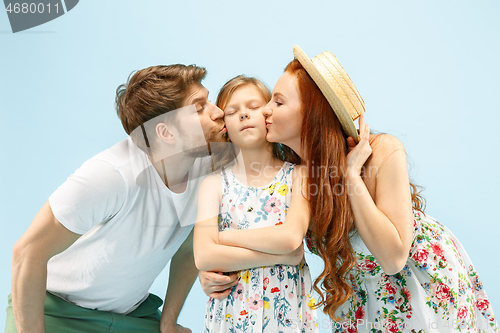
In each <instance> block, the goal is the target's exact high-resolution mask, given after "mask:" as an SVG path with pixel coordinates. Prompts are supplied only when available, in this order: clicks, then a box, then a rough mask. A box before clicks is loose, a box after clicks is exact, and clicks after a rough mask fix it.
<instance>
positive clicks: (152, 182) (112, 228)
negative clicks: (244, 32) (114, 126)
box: [6, 65, 234, 333]
mask: <svg viewBox="0 0 500 333" xmlns="http://www.w3.org/2000/svg"><path fill="white" fill-rule="evenodd" d="M204 76H205V69H204V68H199V67H196V66H193V65H191V66H184V65H171V66H153V67H150V68H146V69H143V70H140V71H138V72H136V73H135V74H134V75H133V76H132V77H130V78H129V80H128V82H127V84H126V85H122V86H120V87H119V88H118V90H117V98H116V104H117V112H118V115H119V117H120V119H121V122H122V124H123V127H124V129H125V131H126V132H127V134H129V135H130V137H129V138H127V139H126V140H123V141H121V142H119V143H117V144H116V145H115V146H113V147H111V148H110V149H108V150H106V151H104V152H102V153H100V154H98V155H96V156H94V157H93V158H92V159H90V160H88V161H87V162H85V163H84V164H83V165H82V166H81V168H80V169H78V170H77V171H76V172H75V173H74V174H73V175H71V176H70V177H69V178H68V179H67V181H66V182H65V183H64V184H63V185H62V186H61V187H59V188H58V189H57V190H56V191H55V192H54V193H53V194H52V195H51V196H50V197H49V200H48V201H47V202H46V203H45V204H44V206H43V207H42V209H41V210H40V211H39V212H38V214H37V215H36V217H35V218H34V220H33V222H32V224H31V225H30V227H29V228H28V230H27V231H26V232H25V234H24V235H23V236H22V237H21V238H20V239H19V240H18V241H17V242H16V244H15V246H14V249H13V260H12V293H11V299H9V307H8V308H7V325H6V332H16V327H17V332H19V333H21V332H44V331H47V332H160V331H161V332H190V330H189V329H186V328H183V327H182V326H180V325H178V324H177V317H178V315H179V312H180V310H181V308H182V305H183V304H184V301H185V298H186V296H187V294H188V293H189V290H190V289H191V287H192V284H193V282H194V280H195V279H196V276H197V274H198V271H197V270H196V267H195V265H194V260H193V246H192V226H193V224H194V222H195V217H196V216H195V215H196V209H194V207H196V206H195V205H196V199H195V198H196V192H197V185H198V183H199V180H200V179H201V177H202V176H203V175H204V174H206V173H207V172H209V171H207V165H208V166H210V163H208V164H207V159H210V157H203V156H207V155H208V152H209V148H210V146H208V147H207V142H211V141H222V140H223V137H224V136H225V134H226V130H225V126H224V122H223V120H222V117H223V113H222V111H221V110H220V109H219V108H217V107H216V106H215V105H213V104H212V103H211V102H210V101H209V100H208V91H207V89H206V88H205V87H203V86H202V85H201V80H202V79H203V78H204ZM208 162H209V161H208ZM193 204H194V206H193ZM170 259H171V260H172V261H171V266H170V278H169V284H168V289H167V294H166V297H165V306H164V308H163V311H162V313H161V316H160V313H159V311H158V307H159V306H160V305H161V303H162V302H161V299H160V298H159V297H157V296H155V295H152V294H149V292H148V289H149V287H150V286H151V284H152V283H153V281H154V279H155V278H156V277H157V276H158V274H159V273H160V272H161V271H162V269H163V268H164V267H165V265H166V264H167V263H168V261H169V260H170ZM232 280H234V277H232Z"/></svg>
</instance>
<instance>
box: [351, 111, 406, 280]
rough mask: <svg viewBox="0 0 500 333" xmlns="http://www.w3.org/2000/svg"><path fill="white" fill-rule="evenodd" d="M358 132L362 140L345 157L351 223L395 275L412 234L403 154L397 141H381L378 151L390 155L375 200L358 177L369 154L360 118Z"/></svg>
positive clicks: (403, 261) (366, 133)
mask: <svg viewBox="0 0 500 333" xmlns="http://www.w3.org/2000/svg"><path fill="white" fill-rule="evenodd" d="M360 129H361V133H360V134H361V135H360V136H361V140H360V143H359V144H358V145H357V146H356V147H355V148H354V149H353V150H352V151H351V152H350V153H349V155H348V170H347V190H348V197H349V202H350V204H351V208H352V211H353V214H354V223H355V226H356V228H357V230H358V232H359V235H360V236H361V238H362V239H363V242H364V243H365V244H366V246H367V247H368V249H369V250H370V252H371V253H372V254H373V255H374V257H375V258H376V259H377V261H378V262H379V264H380V265H381V267H382V269H383V270H384V272H385V273H387V274H395V273H397V272H399V271H400V270H401V269H403V267H404V265H405V264H406V261H407V259H408V252H409V250H410V246H411V238H412V234H413V213H412V203H411V193H410V186H409V183H410V182H409V178H408V167H407V164H406V153H405V151H404V147H403V145H402V144H401V142H400V141H399V140H398V139H396V138H395V137H392V136H389V135H384V138H382V139H383V140H384V141H383V142H381V145H379V146H378V148H377V149H385V150H387V151H390V152H392V153H391V154H389V155H388V156H387V157H386V158H385V159H384V161H383V163H381V165H380V168H379V169H378V170H377V175H378V178H377V180H376V190H375V198H372V197H371V195H370V193H369V192H368V189H367V187H366V184H365V183H364V182H363V179H362V178H361V176H360V172H361V167H362V166H363V165H364V163H365V161H366V159H367V158H368V156H369V155H370V154H371V148H370V147H369V143H368V138H369V128H368V127H366V128H365V126H364V123H363V120H362V119H360ZM363 129H364V130H363ZM366 145H368V146H366ZM363 159H364V160H363ZM360 166H361V167H360ZM369 176H370V175H369Z"/></svg>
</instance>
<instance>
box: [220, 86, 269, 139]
mask: <svg viewBox="0 0 500 333" xmlns="http://www.w3.org/2000/svg"><path fill="white" fill-rule="evenodd" d="M265 105H266V100H265V99H264V96H263V95H262V93H261V92H260V91H259V89H257V87H256V86H255V85H253V84H246V85H244V86H241V87H239V88H237V89H236V90H235V91H234V92H233V95H232V96H231V98H230V99H229V101H228V102H227V105H226V108H225V109H224V121H225V122H226V128H227V134H228V136H229V139H230V140H231V141H232V142H233V143H234V144H236V145H238V146H239V147H240V148H246V147H248V148H250V147H256V146H259V145H267V140H266V132H267V131H266V121H265V118H264V115H263V114H262V108H263V107H264V106H265Z"/></svg>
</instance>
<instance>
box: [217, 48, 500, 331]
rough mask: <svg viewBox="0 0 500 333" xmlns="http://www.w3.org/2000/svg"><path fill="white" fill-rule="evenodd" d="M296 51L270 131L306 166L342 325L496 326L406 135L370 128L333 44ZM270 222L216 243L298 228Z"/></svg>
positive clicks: (323, 277) (314, 228)
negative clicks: (421, 178) (433, 210)
mask: <svg viewBox="0 0 500 333" xmlns="http://www.w3.org/2000/svg"><path fill="white" fill-rule="evenodd" d="M294 54H295V57H296V59H295V60H293V61H292V62H291V63H290V64H289V65H288V66H287V68H286V69H285V73H284V74H283V76H281V78H280V79H279V80H278V82H277V83H276V86H275V88H274V90H273V98H272V100H271V102H270V103H269V104H268V106H267V108H266V109H265V111H264V115H265V116H266V117H267V118H266V123H267V129H268V135H267V139H268V140H269V141H271V142H280V143H282V144H285V145H287V146H289V147H290V148H292V149H293V150H294V151H295V152H296V153H297V154H298V155H299V156H300V158H301V159H302V161H303V164H306V165H307V168H308V175H309V177H308V186H309V197H308V198H307V199H308V201H309V204H310V208H311V213H312V222H311V225H310V232H309V234H308V236H309V237H308V243H309V244H308V245H309V247H310V249H311V250H312V251H313V252H314V253H316V254H318V255H320V256H321V257H322V259H323V260H324V262H325V269H324V270H323V272H322V273H321V274H320V276H319V277H318V278H317V279H316V281H315V289H316V291H317V292H319V293H320V296H321V299H320V302H319V304H318V305H324V306H325V308H324V311H325V312H326V313H328V314H329V315H330V317H331V318H333V319H334V321H332V328H333V330H335V331H346V332H356V331H360V332H368V331H369V332H379V331H380V332H382V331H383V332H402V331H408V332H410V331H414V332H420V331H421V332H455V331H462V332H470V331H474V332H476V331H480V332H499V330H498V326H497V323H496V320H495V317H494V314H493V311H492V309H491V307H490V305H489V301H488V298H487V296H486V293H485V292H484V289H483V286H482V284H481V282H480V280H479V278H478V276H477V273H476V272H475V270H474V267H473V265H472V264H471V262H470V260H469V258H468V256H467V254H466V252H465V250H464V249H463V248H462V246H461V245H460V243H459V242H458V240H457V239H456V238H455V237H454V236H453V234H452V233H451V232H450V231H449V230H448V229H447V228H446V227H444V226H443V225H441V224H440V223H439V222H437V221H435V220H434V219H432V218H430V217H428V216H426V215H425V214H424V213H423V205H422V199H421V197H420V196H419V195H418V193H417V192H416V186H415V185H413V184H411V183H410V182H409V178H408V170H407V164H406V154H405V151H404V147H403V145H402V144H401V142H400V141H399V140H398V139H396V138H394V137H393V136H390V135H386V134H382V135H371V134H370V133H369V127H368V125H365V124H364V120H363V116H362V113H363V112H364V103H363V100H362V99H361V97H360V95H359V93H358V92H357V90H356V88H355V87H354V84H353V83H352V81H351V80H350V78H349V77H348V75H347V74H346V73H345V71H344V70H343V68H342V67H341V66H340V64H339V63H338V62H337V60H336V58H335V57H334V56H333V55H332V54H331V53H329V52H324V53H322V54H320V55H319V56H317V57H316V58H314V59H312V61H311V60H310V59H309V58H308V57H307V56H306V55H305V54H304V52H303V51H302V50H301V49H300V48H298V47H297V46H296V47H294ZM357 117H359V125H360V132H359V137H358V133H357V132H356V130H355V127H354V123H353V119H356V118H357ZM356 142H359V143H357V144H356ZM290 215H291V214H289V216H290ZM271 228H272V229H273V230H272V231H271V230H267V231H264V230H261V232H260V233H259V234H258V233H256V232H255V231H253V230H244V231H229V232H228V233H221V234H220V240H219V241H220V243H221V244H224V245H230V246H241V247H246V248H250V249H255V250H259V251H264V249H263V248H262V246H263V244H269V239H267V238H266V236H265V235H273V237H275V236H276V233H282V235H283V237H288V236H289V235H294V230H298V229H297V227H296V226H295V225H294V224H293V223H284V224H283V225H278V226H274V227H270V229H271ZM296 239H297V237H295V236H293V237H292V236H290V241H291V242H296ZM294 245H296V244H295V243H294ZM279 250H280V249H279V248H269V246H268V247H267V248H266V251H265V252H268V253H273V252H278V251H279ZM320 283H321V287H322V289H323V290H325V291H326V297H323V294H322V292H321V290H320V289H319V287H318V284H320Z"/></svg>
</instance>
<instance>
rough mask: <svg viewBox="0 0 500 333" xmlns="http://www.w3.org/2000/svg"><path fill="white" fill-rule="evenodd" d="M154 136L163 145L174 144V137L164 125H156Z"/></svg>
mask: <svg viewBox="0 0 500 333" xmlns="http://www.w3.org/2000/svg"><path fill="white" fill-rule="evenodd" d="M155 129H156V135H158V137H159V138H160V140H162V141H163V142H165V143H169V144H173V143H175V136H174V135H173V134H172V132H171V131H169V129H168V127H167V125H166V124H165V123H158V124H157V125H156V128H155Z"/></svg>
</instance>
